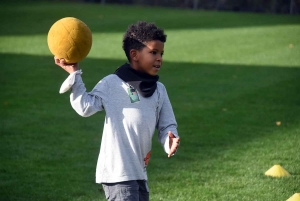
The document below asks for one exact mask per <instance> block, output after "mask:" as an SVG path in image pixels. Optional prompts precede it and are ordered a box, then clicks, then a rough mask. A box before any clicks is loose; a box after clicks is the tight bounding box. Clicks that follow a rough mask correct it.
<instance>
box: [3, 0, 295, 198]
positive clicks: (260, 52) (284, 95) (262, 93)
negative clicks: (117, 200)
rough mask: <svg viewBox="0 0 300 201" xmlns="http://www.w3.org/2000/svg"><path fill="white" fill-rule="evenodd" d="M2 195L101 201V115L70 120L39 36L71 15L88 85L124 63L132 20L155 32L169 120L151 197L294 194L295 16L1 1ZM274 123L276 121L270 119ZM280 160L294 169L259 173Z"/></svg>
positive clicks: (156, 156) (156, 148) (58, 73)
mask: <svg viewBox="0 0 300 201" xmlns="http://www.w3.org/2000/svg"><path fill="white" fill-rule="evenodd" d="M0 5H1V7H0V9H1V12H0V22H1V23H0V66H1V73H0V90H1V96H0V111H1V112H0V120H1V121H0V200H5V201H6V200H7V201H8V200H21V201H25V200H43V201H44V200H74V201H85V200H104V195H103V194H104V193H103V191H102V190H101V186H100V185H97V184H95V178H94V175H95V167H96V161H97V157H98V153H99V144H100V141H101V133H102V127H103V120H104V115H105V113H97V114H96V115H94V116H92V117H89V118H82V117H80V116H78V115H77V114H76V113H75V111H73V109H72V108H71V106H70V103H69V96H68V94H63V95H59V94H58V90H59V87H60V85H61V83H62V82H63V81H64V79H65V78H66V77H67V74H66V73H65V72H63V71H62V70H61V69H59V68H58V67H56V66H55V65H54V63H53V56H52V55H51V54H50V52H49V50H48V47H47V40H46V38H47V32H48V30H49V28H50V27H51V25H52V24H53V23H54V22H55V21H56V20H58V19H60V18H62V17H66V16H73V17H77V18H79V19H81V20H83V21H84V22H85V23H86V24H87V25H88V26H89V27H90V28H91V30H92V32H93V41H94V42H93V47H92V50H91V52H90V54H89V56H88V57H87V58H86V59H85V60H84V61H82V62H81V67H82V69H83V71H84V74H83V79H84V81H85V84H86V87H87V89H88V90H91V89H92V88H93V86H94V85H95V84H96V83H97V82H98V81H99V80H100V79H101V78H102V77H104V76H106V75H107V74H110V73H113V72H114V70H115V69H116V68H117V67H118V66H119V65H121V64H123V63H124V62H125V61H126V60H125V55H124V53H123V51H122V48H121V41H122V35H123V33H124V31H125V30H126V28H127V26H128V24H130V23H135V22H136V21H137V20H147V21H154V22H156V23H157V25H158V26H160V27H163V28H165V31H166V33H167V35H168V39H167V43H166V45H165V56H164V64H163V69H162V70H161V73H160V81H162V82H163V83H164V84H165V86H166V87H167V89H168V93H169V96H170V99H171V102H172V105H173V108H174V112H175V115H176V118H177V121H178V124H179V127H178V130H179V132H180V135H181V147H180V149H179V151H178V153H177V155H176V156H175V157H173V158H171V159H168V158H167V156H166V154H165V153H164V152H163V149H162V147H161V146H160V145H159V144H158V142H157V138H156V137H154V138H153V154H152V157H151V161H150V163H149V168H148V175H149V185H150V189H151V195H150V198H151V200H153V201H156V200H163V201H176V200H177V201H187V200H190V201H198V200H199V201H200V200H201V201H204V200H207V201H213V200H216V201H217V200H218V201H220V200H222V201H231V200H234V201H240V200H243V201H282V200H287V199H288V198H289V197H290V196H292V195H293V194H294V193H297V192H300V165H299V164H300V146H299V145H300V81H299V78H300V37H299V36H300V17H299V16H288V15H269V14H250V13H225V12H206V11H198V12H194V11H188V10H176V9H166V8H150V7H123V6H118V5H114V6H108V5H107V6H101V5H96V4H80V3H78V4H74V3H73V4H71V3H58V2H56V3H55V2H52V3H46V2H39V3H37V2H24V3H14V1H12V2H11V3H3V2H2V3H0ZM278 121H280V122H281V124H280V125H279V126H278V125H276V122H278ZM274 164H281V165H282V166H283V167H284V168H285V169H286V170H287V171H288V172H289V173H290V174H291V175H292V176H291V177H287V178H270V177H266V176H264V172H265V171H266V170H268V169H269V168H270V167H271V166H273V165H274Z"/></svg>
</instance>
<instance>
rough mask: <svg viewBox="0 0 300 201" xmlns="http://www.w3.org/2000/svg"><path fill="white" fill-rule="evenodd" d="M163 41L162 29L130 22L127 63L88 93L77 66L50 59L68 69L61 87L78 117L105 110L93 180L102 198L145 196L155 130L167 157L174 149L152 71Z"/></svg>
mask: <svg viewBox="0 0 300 201" xmlns="http://www.w3.org/2000/svg"><path fill="white" fill-rule="evenodd" d="M165 42H166V35H165V34H164V31H163V30H162V29H159V28H158V27H156V26H155V24H152V23H146V22H137V24H133V25H130V26H129V27H128V29H127V31H126V33H125V34H124V38H123V49H124V51H125V54H126V57H127V59H128V61H129V64H127V63H126V64H124V65H122V66H121V67H119V68H118V69H117V70H116V72H115V74H112V75H108V76H106V77H105V78H103V79H102V80H101V81H100V82H99V83H98V84H97V85H96V86H95V87H94V89H93V90H92V91H91V92H89V93H87V92H86V88H85V86H84V84H83V81H82V79H81V76H80V75H81V71H80V70H78V67H79V65H78V64H73V65H68V64H66V63H65V62H64V60H63V59H58V58H55V63H56V64H57V65H59V66H60V67H62V68H63V69H64V70H66V71H67V72H68V73H70V76H69V77H68V79H67V80H66V81H65V82H64V84H63V86H62V88H61V90H62V91H63V92H64V91H66V90H68V89H69V88H71V95H70V101H71V105H72V107H73V108H74V110H75V111H76V112H77V113H78V114H79V115H81V116H83V117H88V116H90V115H92V114H94V113H96V112H98V111H101V110H105V111H106V117H105V123H104V129H103V135H102V141H101V148H100V154H99V158H98V163H97V170H96V182H97V183H101V184H102V186H103V188H104V192H105V195H106V199H107V200H110V201H112V200H121V201H125V200H129V201H144V200H149V190H148V184H147V173H146V167H147V165H148V162H149V159H150V155H151V139H152V136H153V134H154V130H155V128H157V129H158V138H159V141H160V142H161V144H162V145H163V146H164V149H165V151H166V153H167V154H168V157H171V156H172V155H173V154H174V153H175V152H176V150H177V148H178V145H179V141H180V138H179V136H178V133H177V123H176V120H175V117H174V113H173V110H172V106H171V104H170V101H169V98H168V95H167V92H166V89H165V87H164V85H163V84H162V83H160V82H158V78H159V77H158V75H157V74H158V71H159V70H160V68H161V65H162V55H163V52H164V43H165ZM65 85H67V87H66V88H65Z"/></svg>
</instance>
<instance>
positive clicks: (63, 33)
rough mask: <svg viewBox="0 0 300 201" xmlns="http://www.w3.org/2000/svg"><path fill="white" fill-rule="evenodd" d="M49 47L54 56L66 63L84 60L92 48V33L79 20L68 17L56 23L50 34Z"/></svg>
mask: <svg viewBox="0 0 300 201" xmlns="http://www.w3.org/2000/svg"><path fill="white" fill-rule="evenodd" d="M47 41H48V47H49V49H50V51H51V53H52V54H53V55H55V56H56V57H57V58H59V59H65V61H66V63H77V62H79V61H81V60H82V59H84V58H85V57H86V56H87V55H88V53H89V52H90V50H91V47H92V32H91V30H90V29H89V27H88V26H87V25H86V24H85V23H84V22H82V21H80V20H79V19H76V18H73V17H66V18H62V19H60V20H58V21H57V22H55V23H54V24H53V25H52V27H51V28H50V30H49V32H48V39H47Z"/></svg>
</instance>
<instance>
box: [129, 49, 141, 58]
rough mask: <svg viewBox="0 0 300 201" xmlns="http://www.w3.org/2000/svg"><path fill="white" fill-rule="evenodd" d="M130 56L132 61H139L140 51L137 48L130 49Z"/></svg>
mask: <svg viewBox="0 0 300 201" xmlns="http://www.w3.org/2000/svg"><path fill="white" fill-rule="evenodd" d="M129 53H130V58H131V60H132V61H138V60H139V54H138V51H137V50H135V49H132V50H130V52H129Z"/></svg>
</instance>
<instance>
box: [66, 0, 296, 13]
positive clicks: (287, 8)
mask: <svg viewBox="0 0 300 201" xmlns="http://www.w3.org/2000/svg"><path fill="white" fill-rule="evenodd" d="M71 1H72V0H71ZM73 1H78V0H73ZM84 1H85V2H94V3H101V4H105V3H108V4H114V3H117V4H138V5H150V6H164V7H178V8H186V9H194V10H197V9H205V10H228V11H239V12H268V13H290V14H295V13H298V14H299V11H300V0H84Z"/></svg>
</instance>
